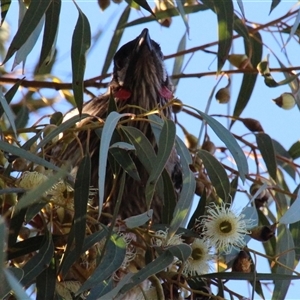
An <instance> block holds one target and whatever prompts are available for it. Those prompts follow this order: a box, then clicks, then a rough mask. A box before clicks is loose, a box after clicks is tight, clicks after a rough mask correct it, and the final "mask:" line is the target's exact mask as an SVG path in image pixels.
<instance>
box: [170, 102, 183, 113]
mask: <svg viewBox="0 0 300 300" xmlns="http://www.w3.org/2000/svg"><path fill="white" fill-rule="evenodd" d="M172 110H173V113H174V114H178V113H179V112H181V111H182V101H181V100H179V99H174V100H173V101H172Z"/></svg>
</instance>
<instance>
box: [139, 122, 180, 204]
mask: <svg viewBox="0 0 300 300" xmlns="http://www.w3.org/2000/svg"><path fill="white" fill-rule="evenodd" d="M175 135H176V127H175V124H174V122H173V121H172V120H168V119H166V120H165V121H164V125H163V128H162V131H161V134H160V137H159V147H158V151H157V157H156V159H155V160H154V161H153V162H152V163H153V165H154V166H155V168H153V169H152V170H151V173H150V175H149V178H148V180H147V183H146V190H145V194H146V203H147V205H148V207H149V208H150V204H151V201H152V198H153V195H154V192H155V186H156V183H157V181H158V178H159V177H160V175H161V173H162V171H163V170H164V168H165V165H166V163H167V161H168V159H169V157H170V154H171V152H172V150H173V147H174V141H175Z"/></svg>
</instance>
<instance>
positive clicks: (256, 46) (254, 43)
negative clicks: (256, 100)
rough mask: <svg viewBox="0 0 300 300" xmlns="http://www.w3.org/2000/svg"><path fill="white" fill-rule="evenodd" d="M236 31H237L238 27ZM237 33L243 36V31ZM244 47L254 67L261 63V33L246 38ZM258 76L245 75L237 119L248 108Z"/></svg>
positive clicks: (237, 103)
mask: <svg viewBox="0 0 300 300" xmlns="http://www.w3.org/2000/svg"><path fill="white" fill-rule="evenodd" d="M234 29H235V30H236V31H237V26H236V27H235V28H234ZM246 29H247V28H246ZM237 32H238V33H239V34H241V35H242V31H241V30H238V31H237ZM247 32H248V30H247ZM243 36H244V35H243ZM244 45H245V49H246V53H247V55H249V53H252V57H251V63H252V65H253V66H256V65H257V64H258V63H259V62H260V61H261V58H262V39H261V35H260V33H259V32H256V33H255V34H253V37H252V36H251V37H250V36H249V39H248V38H247V39H246V38H245V36H244ZM257 76H258V74H248V73H245V74H244V75H243V80H242V85H241V88H240V91H239V95H238V97H237V101H236V104H235V107H234V109H233V115H234V116H235V117H239V116H240V115H241V113H242V112H243V110H244V109H245V107H246V106H247V104H248V102H249V100H250V98H251V95H252V92H253V89H254V86H255V83H256V80H257ZM234 122H235V120H232V122H231V124H230V127H231V126H232V124H233V123H234Z"/></svg>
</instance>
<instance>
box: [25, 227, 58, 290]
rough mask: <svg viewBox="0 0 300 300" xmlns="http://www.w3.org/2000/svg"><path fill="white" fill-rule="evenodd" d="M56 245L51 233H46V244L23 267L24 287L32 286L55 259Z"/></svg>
mask: <svg viewBox="0 0 300 300" xmlns="http://www.w3.org/2000/svg"><path fill="white" fill-rule="evenodd" d="M53 253H54V245H53V242H52V237H51V234H50V232H46V233H45V235H44V244H43V245H42V247H41V248H40V250H39V251H38V253H36V254H35V255H34V256H33V257H32V258H31V259H30V260H29V261H28V262H27V263H26V264H25V265H24V267H23V271H24V277H23V279H22V285H24V286H26V285H28V284H30V283H31V282H32V281H33V280H34V279H35V278H36V277H37V276H38V275H39V274H41V272H42V271H43V270H44V269H45V268H46V267H47V265H48V264H50V261H51V259H52V257H53Z"/></svg>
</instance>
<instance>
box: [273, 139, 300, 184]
mask: <svg viewBox="0 0 300 300" xmlns="http://www.w3.org/2000/svg"><path fill="white" fill-rule="evenodd" d="M272 142H273V146H274V149H275V152H276V161H277V164H278V165H279V166H280V167H281V168H282V169H283V170H285V171H286V172H287V173H288V174H289V175H290V176H291V177H292V178H293V179H294V180H295V179H296V171H295V169H294V168H293V167H292V166H291V165H290V163H289V162H290V161H291V160H292V157H291V156H290V154H289V153H288V152H287V151H286V150H285V149H284V147H283V146H282V145H281V144H280V143H279V142H277V141H276V140H274V139H272ZM281 157H284V158H285V160H283V159H281Z"/></svg>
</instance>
